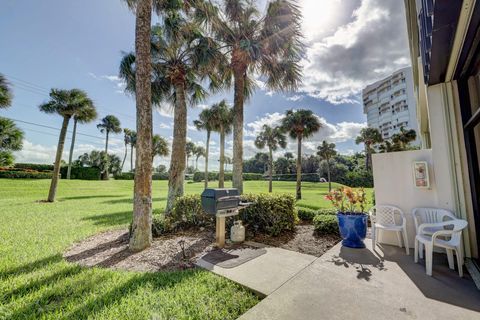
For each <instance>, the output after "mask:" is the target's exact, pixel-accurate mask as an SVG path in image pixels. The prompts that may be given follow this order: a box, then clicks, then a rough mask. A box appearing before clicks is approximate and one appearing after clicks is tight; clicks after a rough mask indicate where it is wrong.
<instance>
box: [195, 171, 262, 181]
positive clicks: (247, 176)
mask: <svg viewBox="0 0 480 320" xmlns="http://www.w3.org/2000/svg"><path fill="white" fill-rule="evenodd" d="M203 180H205V172H199V171H197V172H195V173H194V174H193V181H194V182H200V181H203ZM217 180H218V172H209V173H208V181H217ZM231 180H232V173H231V172H225V181H231ZM243 180H245V181H253V180H263V175H262V174H261V173H244V174H243Z"/></svg>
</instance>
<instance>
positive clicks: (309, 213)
mask: <svg viewBox="0 0 480 320" xmlns="http://www.w3.org/2000/svg"><path fill="white" fill-rule="evenodd" d="M297 211H298V218H300V220H303V221H312V220H313V217H315V215H316V214H317V211H315V210H312V209H308V208H298V210H297Z"/></svg>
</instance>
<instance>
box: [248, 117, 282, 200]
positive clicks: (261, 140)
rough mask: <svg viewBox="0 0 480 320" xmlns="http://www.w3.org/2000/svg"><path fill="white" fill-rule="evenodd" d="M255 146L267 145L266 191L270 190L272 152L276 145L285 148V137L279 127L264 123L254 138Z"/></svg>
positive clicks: (260, 147) (275, 149) (276, 147)
mask: <svg viewBox="0 0 480 320" xmlns="http://www.w3.org/2000/svg"><path fill="white" fill-rule="evenodd" d="M255 146H256V147H257V148H259V149H263V148H265V146H267V147H268V192H272V183H273V152H274V151H277V149H278V147H280V148H282V149H285V148H286V147H287V137H286V136H285V134H284V133H283V131H282V130H281V128H279V127H275V128H272V127H270V126H268V125H266V124H264V125H263V130H262V131H261V132H260V133H259V134H258V136H257V138H256V139H255Z"/></svg>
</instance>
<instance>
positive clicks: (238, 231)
mask: <svg viewBox="0 0 480 320" xmlns="http://www.w3.org/2000/svg"><path fill="white" fill-rule="evenodd" d="M230 240H232V242H237V243H238V242H243V241H245V227H244V226H243V225H242V220H237V221H235V222H234V223H233V226H232V228H231V229H230Z"/></svg>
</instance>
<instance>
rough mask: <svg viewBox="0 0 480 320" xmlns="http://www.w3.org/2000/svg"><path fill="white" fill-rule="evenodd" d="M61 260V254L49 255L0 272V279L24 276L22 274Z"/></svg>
mask: <svg viewBox="0 0 480 320" xmlns="http://www.w3.org/2000/svg"><path fill="white" fill-rule="evenodd" d="M62 260H63V258H62V255H61V254H56V255H51V256H48V257H45V258H42V259H39V260H37V261H35V262H31V263H26V264H23V265H21V266H17V267H14V268H11V269H8V270H5V271H1V272H0V279H2V278H6V277H10V276H17V275H21V274H24V273H30V272H34V271H36V270H37V269H41V268H43V267H45V266H47V265H50V264H53V263H56V262H60V261H62Z"/></svg>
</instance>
